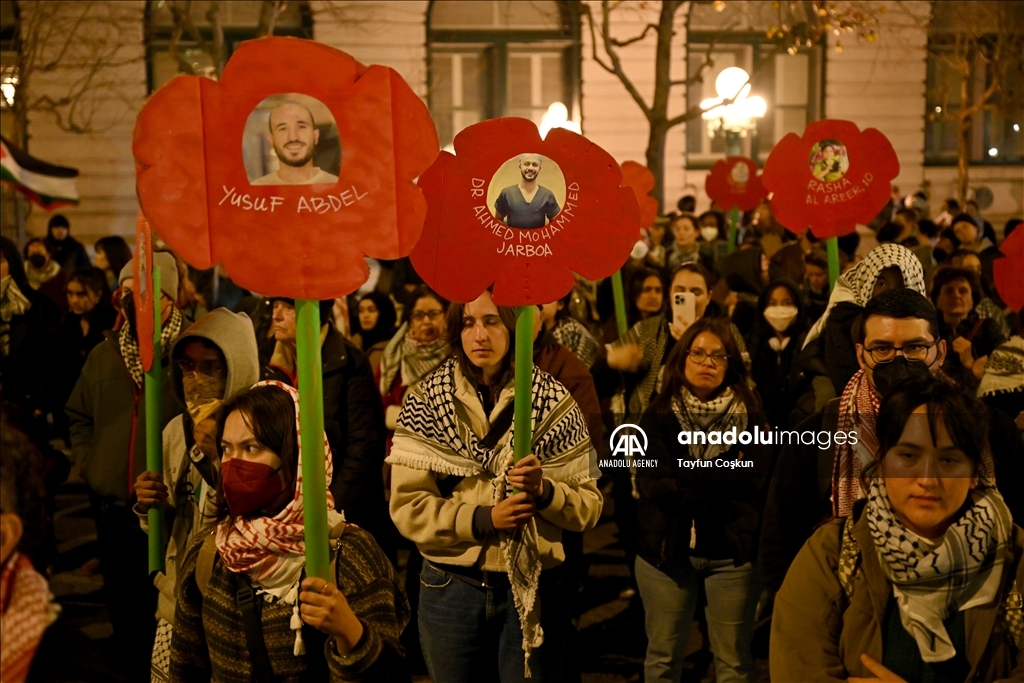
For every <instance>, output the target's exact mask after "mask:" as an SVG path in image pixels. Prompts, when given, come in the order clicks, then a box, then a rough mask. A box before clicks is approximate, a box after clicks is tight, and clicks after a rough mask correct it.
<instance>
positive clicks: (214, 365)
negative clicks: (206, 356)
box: [175, 358, 226, 377]
mask: <svg viewBox="0 0 1024 683" xmlns="http://www.w3.org/2000/svg"><path fill="white" fill-rule="evenodd" d="M175 362H176V363H177V364H178V367H179V368H181V371H182V372H183V373H184V374H186V375H190V374H192V373H193V372H198V373H199V374H200V375H206V376H207V377H218V376H220V375H223V374H225V372H226V370H225V369H224V364H223V363H221V362H220V361H219V360H203V361H199V362H198V363H196V362H195V361H194V360H192V359H191V358H182V359H180V360H178V361H175Z"/></svg>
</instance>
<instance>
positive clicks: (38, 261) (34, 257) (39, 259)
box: [28, 254, 46, 270]
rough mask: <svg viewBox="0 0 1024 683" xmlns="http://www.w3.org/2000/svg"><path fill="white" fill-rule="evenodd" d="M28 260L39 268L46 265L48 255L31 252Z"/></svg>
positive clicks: (34, 266)
mask: <svg viewBox="0 0 1024 683" xmlns="http://www.w3.org/2000/svg"><path fill="white" fill-rule="evenodd" d="M28 262H29V263H31V264H32V267H33V268H35V269H36V270H39V269H40V268H42V267H43V266H45V265H46V256H44V255H43V254H30V255H29V257H28Z"/></svg>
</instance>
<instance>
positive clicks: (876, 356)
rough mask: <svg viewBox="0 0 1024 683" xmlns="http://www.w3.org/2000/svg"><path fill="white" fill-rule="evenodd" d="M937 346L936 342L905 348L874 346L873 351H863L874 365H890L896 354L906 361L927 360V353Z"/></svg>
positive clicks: (910, 345)
mask: <svg viewBox="0 0 1024 683" xmlns="http://www.w3.org/2000/svg"><path fill="white" fill-rule="evenodd" d="M936 344H938V342H937V341H934V342H932V343H931V344H908V345H906V346H876V347H875V348H873V349H865V351H867V353H868V355H869V356H871V360H873V361H875V362H876V363H891V362H893V361H894V360H896V353H897V352H899V353H900V354H902V355H903V357H904V358H906V359H907V360H921V361H923V360H927V359H928V352H929V351H931V350H932V347H934V346H935V345H936Z"/></svg>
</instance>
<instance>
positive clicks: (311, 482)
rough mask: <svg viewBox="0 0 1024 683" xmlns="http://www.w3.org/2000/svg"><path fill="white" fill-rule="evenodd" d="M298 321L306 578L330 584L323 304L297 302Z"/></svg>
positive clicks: (296, 326)
mask: <svg viewBox="0 0 1024 683" xmlns="http://www.w3.org/2000/svg"><path fill="white" fill-rule="evenodd" d="M295 318H296V320H295V328H296V329H295V331H296V347H297V349H296V350H297V355H298V358H297V360H296V362H297V364H298V370H299V376H298V382H299V407H300V411H299V432H300V438H301V442H300V444H299V445H300V447H301V448H302V507H303V511H304V516H305V524H304V526H305V538H306V575H307V576H315V577H316V578H318V579H323V580H324V581H330V580H331V576H330V568H331V559H330V545H329V540H328V535H329V529H328V528H327V467H326V463H325V462H324V397H323V371H322V365H321V358H320V302H319V301H310V300H308V299H297V300H296V301H295Z"/></svg>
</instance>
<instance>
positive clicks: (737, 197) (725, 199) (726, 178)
mask: <svg viewBox="0 0 1024 683" xmlns="http://www.w3.org/2000/svg"><path fill="white" fill-rule="evenodd" d="M704 191H705V192H706V193H707V195H708V197H710V198H711V199H712V200H713V201H714V202H715V203H716V204H718V206H719V207H720V208H721V209H722V210H723V211H731V210H732V209H733V208H738V209H739V210H740V211H750V210H751V209H754V208H757V206H758V205H759V204H760V203H761V202H762V201H764V198H765V197H767V196H768V191H767V190H765V189H764V184H763V183H762V182H761V176H760V174H758V169H757V162H755V161H754V160H753V159H748V158H747V157H729V158H727V159H719V160H718V161H716V162H715V165H714V166H712V167H711V173H709V174H708V177H707V178H706V179H705V181H704Z"/></svg>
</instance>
